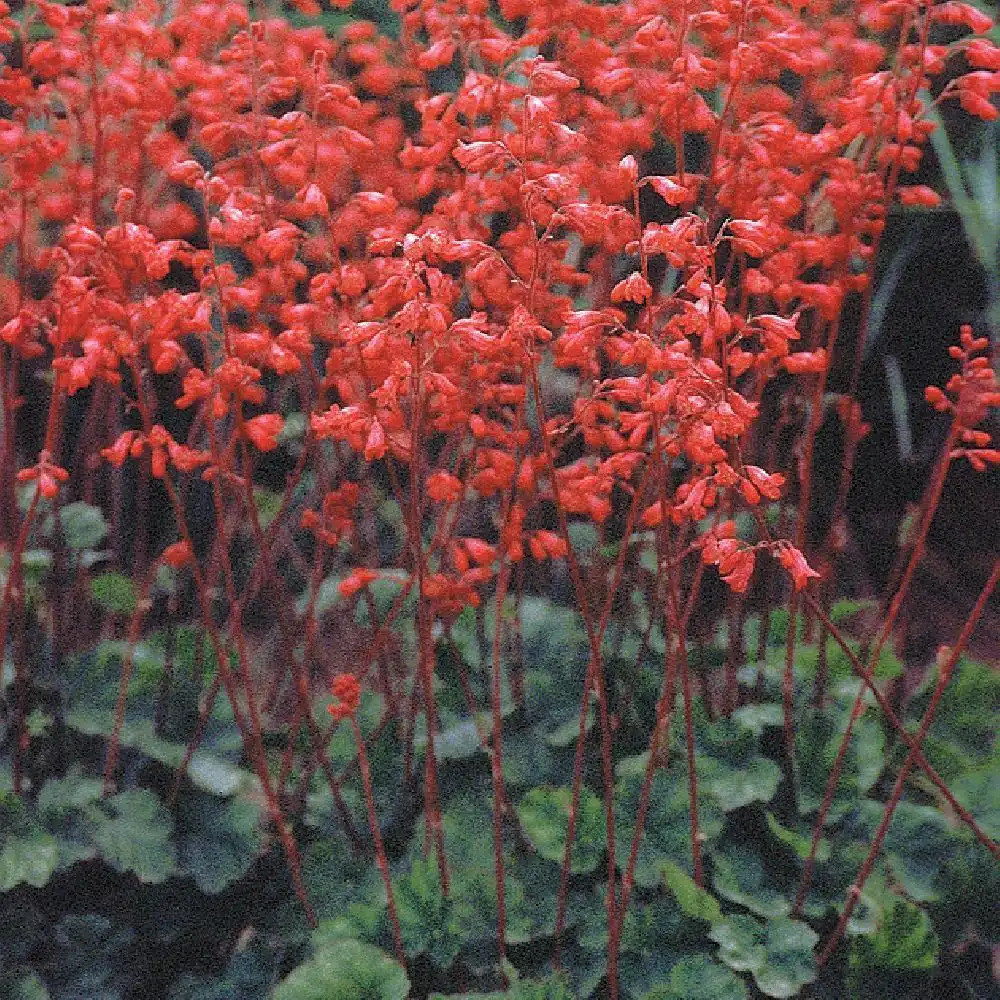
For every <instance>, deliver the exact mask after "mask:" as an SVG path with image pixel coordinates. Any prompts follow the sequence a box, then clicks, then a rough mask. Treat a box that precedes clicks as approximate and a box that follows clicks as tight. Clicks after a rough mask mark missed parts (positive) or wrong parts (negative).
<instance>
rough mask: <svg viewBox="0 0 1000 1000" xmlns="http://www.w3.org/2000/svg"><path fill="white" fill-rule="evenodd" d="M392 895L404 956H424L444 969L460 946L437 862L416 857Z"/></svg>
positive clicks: (452, 907) (453, 909) (455, 920)
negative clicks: (442, 887) (405, 954)
mask: <svg viewBox="0 0 1000 1000" xmlns="http://www.w3.org/2000/svg"><path fill="white" fill-rule="evenodd" d="M393 896H394V898H395V901H396V912H397V914H398V916H399V927H400V930H401V931H402V934H403V946H404V948H405V949H406V953H407V955H426V956H427V957H428V958H430V960H431V961H432V962H433V963H434V964H435V965H436V966H437V967H438V968H439V969H447V968H448V967H449V966H450V965H451V964H452V962H454V961H455V958H456V957H457V955H458V952H459V949H460V948H461V946H462V939H461V928H460V927H459V925H458V919H457V917H456V915H455V908H454V905H453V903H452V900H450V899H447V898H445V896H444V893H443V892H442V891H441V879H440V877H439V876H438V868H437V862H436V861H435V860H434V859H433V858H418V859H417V860H416V861H415V862H414V863H413V866H412V868H411V869H410V872H409V873H408V874H407V875H405V876H403V877H402V878H399V879H396V880H395V881H394V883H393Z"/></svg>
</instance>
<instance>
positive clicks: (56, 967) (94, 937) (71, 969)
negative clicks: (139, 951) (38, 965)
mask: <svg viewBox="0 0 1000 1000" xmlns="http://www.w3.org/2000/svg"><path fill="white" fill-rule="evenodd" d="M52 937H53V944H54V948H53V959H52V961H51V962H49V963H47V965H48V966H49V968H48V975H47V977H46V978H47V979H48V982H49V984H50V986H51V987H52V990H51V992H52V1000H122V998H123V997H124V996H125V992H126V988H127V985H128V983H129V980H130V978H131V977H130V972H129V964H130V963H129V960H128V959H129V949H130V948H131V946H132V941H133V934H132V931H131V930H130V929H128V928H126V927H122V926H120V925H117V924H115V923H113V922H112V921H111V920H109V919H108V918H107V917H105V916H102V915H101V914H98V913H82V914H79V913H71V914H68V915H67V916H65V917H63V918H62V920H60V921H59V923H58V924H56V926H55V930H54V932H53V935H52Z"/></svg>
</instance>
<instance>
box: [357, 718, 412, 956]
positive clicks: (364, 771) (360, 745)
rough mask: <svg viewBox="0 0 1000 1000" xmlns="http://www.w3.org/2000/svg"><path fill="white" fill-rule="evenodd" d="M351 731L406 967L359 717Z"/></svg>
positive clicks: (377, 858)
mask: <svg viewBox="0 0 1000 1000" xmlns="http://www.w3.org/2000/svg"><path fill="white" fill-rule="evenodd" d="M350 719H351V730H352V732H353V733H354V745H355V746H356V747H357V750H358V765H359V767H360V768H361V784H362V785H363V786H364V790H365V806H366V807H367V809H368V827H369V829H370V830H371V834H372V840H373V841H374V842H375V863H376V864H377V865H378V870H379V874H381V876H382V884H383V885H384V886H385V900H386V907H387V908H388V911H389V926H390V927H391V928H392V943H393V947H394V948H395V951H396V958H397V959H398V960H399V963H400V965H403V966H405V965H406V951H405V950H404V949H403V934H402V931H401V930H400V927H399V914H398V913H397V912H396V900H395V898H394V896H393V893H392V875H391V873H390V872H389V859H388V858H387V857H386V854H385V845H384V844H383V843H382V831H381V830H380V829H379V825H378V813H377V812H376V811H375V795H374V794H373V792H372V775H371V769H370V768H369V766H368V753H367V751H366V750H365V741H364V739H363V738H362V736H361V726H359V725H358V718H357V715H354V714H352V715H351V717H350Z"/></svg>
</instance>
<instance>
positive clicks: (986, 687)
mask: <svg viewBox="0 0 1000 1000" xmlns="http://www.w3.org/2000/svg"><path fill="white" fill-rule="evenodd" d="M929 697H930V695H929V691H928V690H926V689H925V691H924V692H923V693H922V694H921V696H919V697H917V698H914V699H913V700H912V701H911V703H910V705H909V706H908V708H907V716H908V718H909V719H910V720H911V721H915V720H916V719H918V718H920V717H921V716H922V715H923V712H924V709H925V708H926V706H927V701H928V699H929ZM998 715H1000V674H998V673H997V672H996V671H995V670H991V669H990V668H989V667H986V666H984V665H982V664H979V663H973V662H971V661H969V660H964V659H962V660H959V663H958V665H957V666H956V668H955V673H954V676H953V677H952V679H951V683H950V684H949V685H948V686H947V687H946V688H945V690H944V694H943V695H942V696H941V701H940V702H939V703H938V708H937V714H936V715H935V716H934V722H933V723H932V725H931V728H930V730H929V732H928V734H927V738H926V740H925V741H924V745H923V751H924V754H925V755H926V757H927V759H928V760H929V761H930V762H931V764H932V765H933V766H934V767H935V768H936V769H937V770H938V772H939V773H940V774H941V776H942V777H943V778H944V779H945V780H946V781H948V780H950V779H951V778H957V777H958V776H959V775H960V774H962V772H964V771H966V770H968V769H971V768H975V767H977V766H979V765H983V764H987V763H990V762H991V761H992V762H993V766H994V767H996V762H995V761H996V757H995V748H996V720H997V717H998Z"/></svg>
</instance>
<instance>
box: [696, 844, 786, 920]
mask: <svg viewBox="0 0 1000 1000" xmlns="http://www.w3.org/2000/svg"><path fill="white" fill-rule="evenodd" d="M712 868H713V871H712V885H713V886H714V887H715V891H716V892H717V893H718V894H719V895H720V896H722V898H723V899H728V900H729V901H730V902H731V903H737V904H739V905H740V906H745V907H746V908H747V909H748V910H749V911H750V912H751V913H756V914H757V915H758V916H760V917H785V916H787V915H788V914H789V913H790V912H791V910H792V901H791V898H790V897H791V894H792V888H791V887H790V886H788V887H782V888H778V887H776V886H775V885H774V884H772V883H773V882H774V881H775V880H774V878H773V877H772V876H770V875H769V873H768V872H767V870H766V869H765V867H764V864H763V862H762V860H761V858H760V856H759V855H758V854H757V852H756V851H755V850H754V849H753V847H752V846H751V845H750V844H745V843H743V842H737V843H729V844H726V845H725V846H724V847H722V848H720V849H719V850H717V851H716V852H715V854H714V855H713V857H712ZM783 889H785V890H786V891H783Z"/></svg>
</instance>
